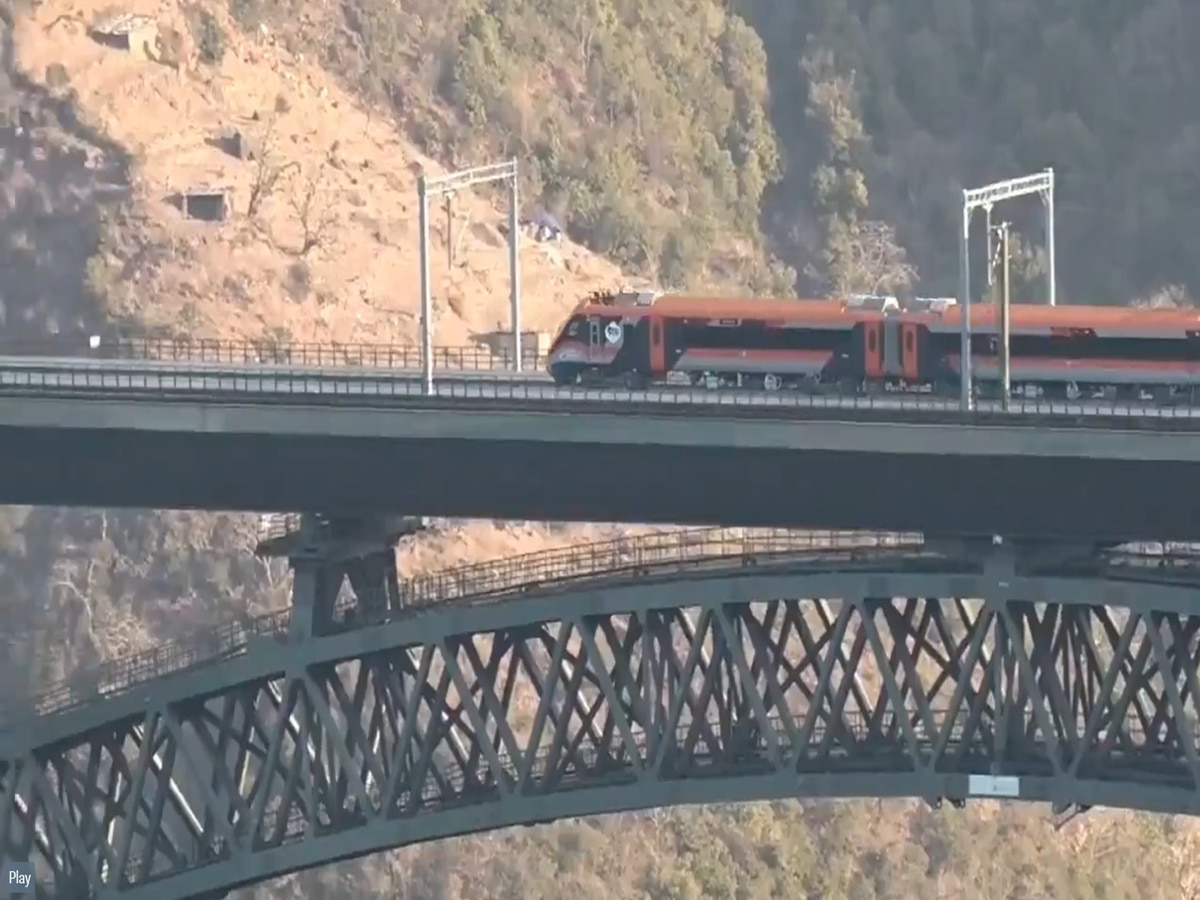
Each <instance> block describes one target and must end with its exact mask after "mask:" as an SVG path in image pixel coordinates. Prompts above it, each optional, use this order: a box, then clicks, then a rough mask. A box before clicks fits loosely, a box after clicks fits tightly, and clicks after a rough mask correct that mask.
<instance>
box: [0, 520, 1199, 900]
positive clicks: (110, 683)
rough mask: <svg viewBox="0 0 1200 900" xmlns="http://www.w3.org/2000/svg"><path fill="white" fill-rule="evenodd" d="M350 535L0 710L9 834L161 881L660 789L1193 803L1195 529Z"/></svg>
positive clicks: (85, 892)
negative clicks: (275, 601)
mask: <svg viewBox="0 0 1200 900" xmlns="http://www.w3.org/2000/svg"><path fill="white" fill-rule="evenodd" d="M328 531H329V529H328V528H327V529H326V532H328ZM310 536H311V533H310ZM326 537H327V538H328V533H327V534H326ZM393 537H394V535H393ZM385 543H386V542H385ZM352 544H353V542H352V541H347V539H346V538H345V535H343V536H342V538H341V539H339V540H325V541H324V542H316V541H313V540H310V541H308V542H307V543H305V542H303V541H301V542H300V544H292V545H290V546H289V547H288V548H287V550H286V552H287V553H288V554H289V555H290V557H291V558H292V561H293V566H294V567H295V568H296V582H295V583H296V604H295V606H294V607H293V608H292V609H290V610H287V611H284V612H281V613H277V614H273V615H270V616H266V617H263V618H259V619H252V620H247V621H244V622H240V623H236V624H234V625H229V626H226V627H224V628H223V629H220V630H218V631H215V632H213V633H212V634H210V635H207V636H205V637H204V638H203V639H201V640H197V641H193V642H190V643H181V644H177V645H168V646H165V647H160V648H156V649H155V650H154V651H152V652H150V653H147V654H142V655H140V656H137V657H131V658H129V659H126V660H117V661H114V662H111V663H109V664H107V665H105V666H104V667H102V668H100V669H98V670H96V671H94V672H91V673H86V674H85V676H81V677H79V678H76V679H75V680H73V681H71V682H67V683H64V684H62V685H57V686H54V687H53V688H51V689H49V690H47V691H45V692H43V693H41V694H39V695H38V696H35V697H32V698H29V699H28V700H26V701H23V705H20V706H14V707H10V708H9V709H7V710H6V722H7V725H6V728H5V730H4V732H3V734H2V736H0V737H2V743H0V797H2V801H0V802H2V806H0V854H2V861H3V862H5V863H7V862H10V861H14V860H17V861H24V860H29V861H32V862H33V863H34V866H35V870H36V873H37V878H38V891H39V896H43V897H54V898H91V897H95V898H104V897H114V898H115V897H120V898H128V900H143V898H145V900H176V898H215V897H220V896H223V895H224V894H225V893H227V892H228V891H229V890H231V889H233V888H235V887H238V886H242V885H247V884H251V883H254V882H258V881H261V880H264V879H268V878H271V877H274V876H278V875H281V874H284V873H287V872H291V871H296V870H299V869H303V868H307V867H311V866H316V865H320V864H323V863H327V862H330V861H334V860H340V859H347V858H352V857H356V856H361V855H364V854H369V853H372V852H375V851H377V850H381V849H385V848H393V847H399V846H404V845H409V844H414V843H418V842H422V841H429V840H436V839H439V838H444V837H449V836H454V835H463V834H468V833H472V832H479V831H484V830H489V829H495V828H502V827H506V826H511V825H519V824H522V825H529V824H533V823H539V822H546V821H550V820H554V819H557V818H560V817H568V816H583V815H591V814H597V813H609V812H617V811H623V810H634V809H640V808H649V807H657V806H666V805H671V804H690V803H711V802H734V801H747V800H755V799H766V798H780V797H795V796H807V797H861V796H870V797H900V796H909V797H918V798H923V799H925V800H926V801H928V802H930V803H933V804H935V805H936V804H939V803H940V802H941V801H942V800H943V799H948V800H950V801H951V802H953V803H955V804H956V805H957V804H961V803H963V802H965V800H966V799H968V798H971V797H992V798H1010V799H1023V800H1040V801H1049V802H1051V803H1052V804H1053V805H1054V808H1055V810H1056V811H1057V812H1058V813H1060V814H1065V813H1068V812H1070V811H1072V810H1076V809H1086V808H1088V807H1090V806H1093V805H1106V806H1113V807H1131V808H1141V809H1147V810H1156V811H1174V812H1184V813H1195V812H1197V811H1200V755H1198V752H1197V734H1196V713H1197V704H1198V703H1200V701H1198V700H1197V697H1198V696H1200V685H1198V684H1197V668H1198V661H1200V659H1198V653H1200V648H1198V646H1197V645H1198V639H1197V632H1200V615H1193V612H1194V611H1195V609H1196V604H1197V598H1198V596H1200V594H1198V593H1197V589H1198V587H1200V555H1194V551H1192V550H1191V549H1190V548H1188V547H1171V546H1165V545H1157V546H1123V547H1076V548H1068V547H1062V546H1055V547H1047V546H1040V547H1039V546H1022V547H1012V546H1008V545H1005V544H997V543H995V542H989V543H986V544H980V543H973V542H968V541H947V542H937V541H933V540H926V539H923V538H922V537H921V536H919V535H896V534H864V533H853V532H844V533H834V534H816V533H771V534H766V535H763V534H743V533H740V532H726V531H722V530H701V531H686V532H677V533H672V534H665V535H663V534H660V535H652V536H649V537H645V538H640V539H631V540H624V541H618V542H612V543H607V544H596V545H591V546H588V547H583V548H575V549H571V550H566V551H553V552H550V553H543V554H532V555H529V556H526V557H518V558H515V559H510V560H507V561H504V562H501V563H498V564H489V565H477V566H468V567H464V568H459V569H454V570H450V571H447V572H443V573H441V574H439V575H436V576H431V577H425V578H419V579H414V580H410V581H404V582H401V581H400V580H398V579H396V578H394V572H389V571H388V570H387V566H386V564H384V565H382V566H381V565H379V564H378V561H379V560H380V559H386V558H387V557H388V556H390V558H391V559H393V560H394V558H395V556H394V554H380V553H375V555H374V556H372V555H371V554H370V553H366V552H363V551H362V548H361V547H359V548H358V549H354V547H352V546H351V545H352ZM301 545H303V546H301ZM318 545H319V546H321V547H324V550H321V551H320V552H316V551H314V550H313V548H314V547H316V546H318ZM306 548H307V549H306ZM337 548H340V549H337ZM347 548H350V549H347ZM281 552H282V551H281ZM372 559H374V560H375V562H374V563H372V562H371V560H372ZM347 584H349V586H350V587H351V588H352V590H350V591H347ZM967 598H976V599H967ZM314 609H324V610H325V612H324V613H323V614H315V613H314V612H313V610H314Z"/></svg>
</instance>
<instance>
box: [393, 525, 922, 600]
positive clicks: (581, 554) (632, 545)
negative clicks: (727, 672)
mask: <svg viewBox="0 0 1200 900" xmlns="http://www.w3.org/2000/svg"><path fill="white" fill-rule="evenodd" d="M921 543H922V537H921V535H920V534H919V533H915V532H914V533H903V534H897V533H890V532H889V533H872V532H862V531H789V530H785V529H778V530H766V529H764V530H760V529H728V528H696V529H686V530H682V531H670V532H657V533H652V534H647V535H639V536H637V537H632V538H621V539H618V540H609V541H597V542H595V543H591V544H579V545H574V546H571V547H564V548H561V549H559V550H543V551H538V552H535V553H526V554H522V555H520V556H512V557H509V558H507V559H501V560H494V561H491V562H482V563H473V564H470V565H465V566H460V567H458V568H454V569H448V570H445V571H442V572H434V573H432V574H430V575H422V576H417V577H416V578H411V579H408V580H407V581H405V582H404V583H403V585H401V601H402V605H403V606H404V607H412V606H421V605H424V604H429V603H436V602H441V601H444V600H456V599H464V598H470V597H480V596H495V595H497V594H503V593H508V592H511V591H515V590H521V591H528V590H533V589H536V588H539V587H544V586H548V585H553V584H554V583H556V582H562V581H568V580H571V581H574V580H578V579H580V578H586V577H588V576H604V575H613V576H616V577H620V576H623V575H625V574H627V573H628V572H629V571H631V570H638V569H653V568H663V567H671V568H683V567H690V566H695V565H697V564H701V563H704V562H707V561H714V560H715V561H725V560H728V559H729V558H731V557H742V558H743V559H745V560H751V559H754V558H769V557H771V556H778V555H781V554H794V553H798V552H805V551H814V552H815V551H853V550H878V549H881V548H889V547H892V548H897V549H899V548H907V549H912V548H915V547H919V546H920V545H921Z"/></svg>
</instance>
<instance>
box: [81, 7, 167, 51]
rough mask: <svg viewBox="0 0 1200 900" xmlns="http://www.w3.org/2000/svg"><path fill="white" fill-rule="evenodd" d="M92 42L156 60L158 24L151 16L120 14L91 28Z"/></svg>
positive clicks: (102, 20)
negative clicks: (155, 49)
mask: <svg viewBox="0 0 1200 900" xmlns="http://www.w3.org/2000/svg"><path fill="white" fill-rule="evenodd" d="M91 35H92V40H94V41H96V43H98V44H103V45H104V46H106V47H113V48H114V49H117V50H127V51H129V52H130V53H137V54H140V55H143V56H145V57H146V59H154V58H155V52H154V48H155V45H156V43H157V41H158V23H157V22H156V21H155V20H154V19H152V18H151V17H150V16H139V15H134V14H133V13H120V14H118V15H115V16H110V17H108V18H105V19H101V20H100V21H98V22H97V23H96V24H94V25H93V26H92V28H91Z"/></svg>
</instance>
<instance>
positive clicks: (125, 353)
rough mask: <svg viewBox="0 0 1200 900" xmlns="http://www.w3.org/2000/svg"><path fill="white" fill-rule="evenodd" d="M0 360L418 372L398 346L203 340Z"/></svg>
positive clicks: (456, 356)
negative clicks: (200, 364)
mask: <svg viewBox="0 0 1200 900" xmlns="http://www.w3.org/2000/svg"><path fill="white" fill-rule="evenodd" d="M0 357H24V358H43V359H91V360H127V361H141V362H197V363H226V364H229V365H237V366H253V365H274V366H300V367H305V368H309V367H312V368H367V369H409V370H415V371H420V370H421V349H420V348H419V347H408V346H403V345H399V344H341V343H336V342H329V343H303V342H297V341H271V340H257V341H256V340H243V341H234V340H217V339H211V340H210V339H207V338H114V339H106V338H100V339H98V340H97V339H93V338H90V337H86V336H80V337H72V338H47V339H44V340H0ZM545 365H546V356H545V354H542V353H539V352H538V351H537V349H536V348H530V347H525V348H522V353H521V367H522V368H523V369H525V370H542V369H544V368H545ZM433 367H434V369H443V370H448V371H455V372H491V371H503V370H506V369H511V368H512V355H511V354H506V353H496V352H493V351H492V350H491V349H489V348H487V347H484V346H479V345H468V346H460V347H434V348H433Z"/></svg>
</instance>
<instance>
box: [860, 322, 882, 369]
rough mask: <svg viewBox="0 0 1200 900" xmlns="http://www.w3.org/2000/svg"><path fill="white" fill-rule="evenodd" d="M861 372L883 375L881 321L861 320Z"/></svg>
mask: <svg viewBox="0 0 1200 900" xmlns="http://www.w3.org/2000/svg"><path fill="white" fill-rule="evenodd" d="M863 374H864V375H866V377H867V378H869V379H876V378H882V377H883V323H882V322H863Z"/></svg>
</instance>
